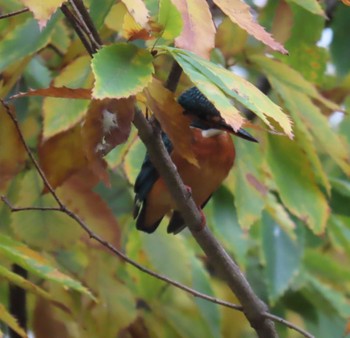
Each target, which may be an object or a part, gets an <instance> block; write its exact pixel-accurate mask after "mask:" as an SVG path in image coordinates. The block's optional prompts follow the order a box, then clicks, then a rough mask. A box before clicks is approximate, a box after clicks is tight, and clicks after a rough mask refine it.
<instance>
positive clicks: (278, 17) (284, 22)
mask: <svg viewBox="0 0 350 338" xmlns="http://www.w3.org/2000/svg"><path fill="white" fill-rule="evenodd" d="M292 26H293V12H292V10H291V8H290V7H289V5H288V3H286V2H285V1H280V2H279V4H278V6H277V9H276V14H275V17H274V19H273V23H272V29H271V33H272V34H273V36H274V37H275V39H276V40H277V41H278V42H280V43H285V42H286V41H287V40H288V39H289V37H290V35H291V31H292Z"/></svg>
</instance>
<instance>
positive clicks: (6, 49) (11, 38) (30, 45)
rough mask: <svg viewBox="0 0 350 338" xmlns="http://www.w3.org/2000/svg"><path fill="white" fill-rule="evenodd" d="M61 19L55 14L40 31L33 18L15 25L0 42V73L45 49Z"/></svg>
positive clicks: (58, 14)
mask: <svg viewBox="0 0 350 338" xmlns="http://www.w3.org/2000/svg"><path fill="white" fill-rule="evenodd" d="M60 17H61V15H60V13H59V12H57V13H56V14H55V15H53V16H52V18H51V20H50V21H49V22H48V24H47V25H46V27H45V28H44V29H43V30H42V31H40V29H39V25H38V23H37V21H36V20H35V19H34V18H30V19H28V20H26V21H25V22H24V23H23V24H21V25H17V26H16V27H15V28H14V29H13V30H12V31H10V33H8V34H7V35H6V37H5V38H4V39H2V40H1V41H0V72H2V71H3V70H4V69H6V68H7V67H8V66H10V65H11V64H13V63H14V62H16V61H19V60H21V59H22V58H24V57H26V56H28V55H31V54H34V53H35V52H37V51H38V50H40V49H42V48H43V47H45V46H46V45H47V44H48V43H49V42H50V39H51V34H52V33H53V30H54V28H55V24H56V22H57V20H58V19H59V18H60Z"/></svg>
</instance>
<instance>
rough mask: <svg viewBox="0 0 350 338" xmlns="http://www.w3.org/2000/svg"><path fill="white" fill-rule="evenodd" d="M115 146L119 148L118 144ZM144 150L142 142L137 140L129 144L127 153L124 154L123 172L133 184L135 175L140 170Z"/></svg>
mask: <svg viewBox="0 0 350 338" xmlns="http://www.w3.org/2000/svg"><path fill="white" fill-rule="evenodd" d="M117 148H120V146H119V147H117ZM145 152H146V150H145V146H144V144H143V143H142V142H140V141H137V142H134V143H133V144H132V145H131V146H130V148H129V149H128V151H127V153H126V154H125V155H124V156H125V158H124V160H123V163H122V165H123V169H124V173H125V175H126V177H127V179H128V180H129V182H132V183H133V184H134V183H135V181H136V177H137V175H138V174H139V172H140V168H141V166H142V161H143V159H144V157H145Z"/></svg>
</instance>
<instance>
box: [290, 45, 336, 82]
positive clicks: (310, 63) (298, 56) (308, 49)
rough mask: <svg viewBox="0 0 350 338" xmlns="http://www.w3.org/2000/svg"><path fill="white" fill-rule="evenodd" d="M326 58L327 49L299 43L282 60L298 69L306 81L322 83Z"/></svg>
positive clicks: (327, 54)
mask: <svg viewBox="0 0 350 338" xmlns="http://www.w3.org/2000/svg"><path fill="white" fill-rule="evenodd" d="M328 59H329V53H328V51H327V49H325V48H321V47H318V46H314V45H308V44H306V43H299V44H298V45H297V46H295V48H294V49H293V51H292V52H291V53H290V55H289V56H288V58H285V59H284V61H286V62H287V63H288V64H289V65H291V66H292V67H293V68H294V69H296V70H298V71H299V72H300V74H301V75H302V76H303V77H304V78H305V79H306V80H307V81H310V82H312V83H317V84H322V83H323V81H324V77H325V72H326V66H327V61H328Z"/></svg>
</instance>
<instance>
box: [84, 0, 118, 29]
mask: <svg viewBox="0 0 350 338" xmlns="http://www.w3.org/2000/svg"><path fill="white" fill-rule="evenodd" d="M114 3H115V1H114V0H104V1H101V0H91V1H90V12H89V13H90V15H91V19H92V21H93V22H94V24H95V26H96V28H97V30H99V29H100V28H101V27H102V25H103V23H104V21H105V18H106V16H107V15H108V13H109V11H110V9H111V7H112V6H113V4H114Z"/></svg>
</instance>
